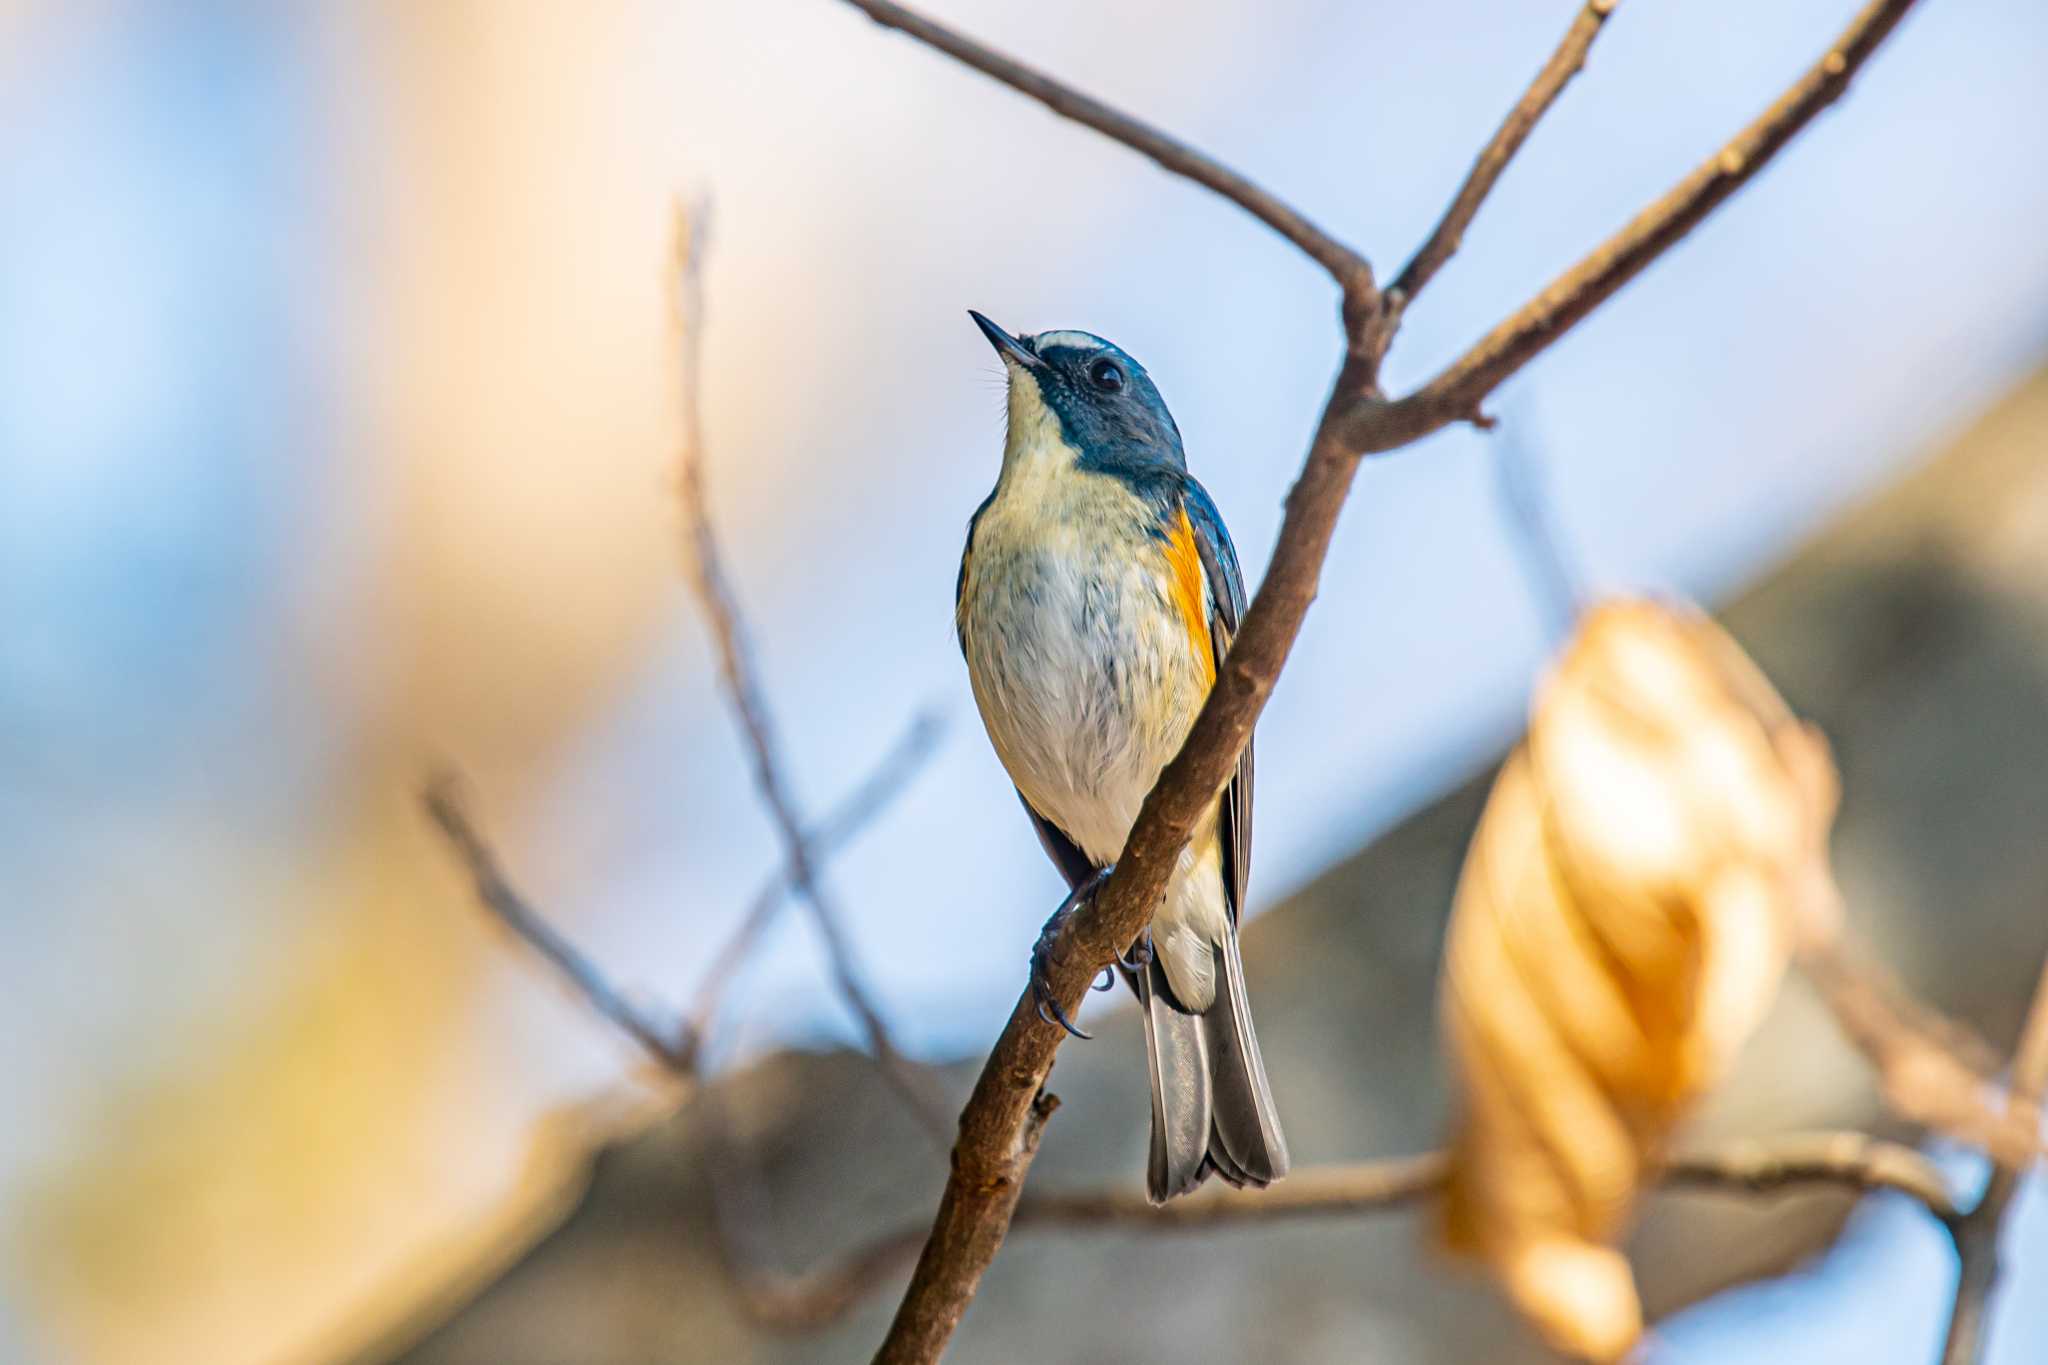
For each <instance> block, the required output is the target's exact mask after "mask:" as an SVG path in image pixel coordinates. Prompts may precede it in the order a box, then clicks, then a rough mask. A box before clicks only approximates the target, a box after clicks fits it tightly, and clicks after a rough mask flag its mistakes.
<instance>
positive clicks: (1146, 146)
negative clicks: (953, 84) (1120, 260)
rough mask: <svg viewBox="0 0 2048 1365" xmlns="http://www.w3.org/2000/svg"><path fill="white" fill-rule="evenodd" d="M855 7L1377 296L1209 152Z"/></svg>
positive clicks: (913, 17) (919, 20) (932, 26)
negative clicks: (1221, 201) (1218, 202)
mask: <svg viewBox="0 0 2048 1365" xmlns="http://www.w3.org/2000/svg"><path fill="white" fill-rule="evenodd" d="M848 3H850V4H852V5H853V6H854V8H856V9H858V10H860V11H861V12H862V13H864V14H866V15H867V16H868V18H870V19H872V20H874V21H875V22H876V23H878V24H880V25H881V26H882V27H884V28H892V29H895V30H897V31H898V32H901V33H907V34H909V35H910V36H911V37H913V38H915V39H917V40H918V41H920V42H922V43H925V44H926V45H928V46H930V47H934V48H937V49H938V50H939V51H941V52H943V53H945V54H946V55H947V56H949V57H951V58H953V59H954V60H955V61H957V62H959V63H961V64H962V65H963V66H968V67H972V68H973V69H974V70H976V71H979V72H981V73H982V74H983V75H984V76H988V77H990V78H992V79H994V80H997V81H1000V82H1002V83H1003V84H1004V85H1007V86H1009V87H1010V88H1011V89H1012V90H1015V91H1017V92H1018V93H1019V94H1022V95H1028V96H1029V97H1030V98H1032V99H1034V100H1037V101H1038V102H1039V103H1040V104H1042V105H1044V106H1045V107H1046V108H1048V109H1050V110H1052V111H1053V112H1054V113H1055V114H1058V115H1059V116H1060V117H1061V118H1066V119H1072V120H1073V121H1074V122H1076V123H1079V124H1081V125H1083V126H1085V127H1088V128H1093V129H1094V130H1095V131H1096V132H1098V133H1101V134H1102V135H1103V136H1104V137H1106V138H1109V139H1110V140H1111V141H1113V142H1120V143H1122V144H1123V145H1124V146H1126V147H1129V148H1130V149H1131V150H1132V151H1134V152H1137V153H1138V154H1139V155H1140V156H1145V157H1149V158H1151V159H1152V160H1153V161H1154V162H1156V163H1158V165H1159V166H1160V168H1161V169H1163V170H1166V171H1168V172H1171V173H1172V174H1174V175H1178V176H1181V177H1183V178H1185V179H1188V180H1192V181H1194V182H1195V183H1196V184H1197V185H1201V186H1203V187H1204V188H1206V189H1210V190H1213V191H1215V192H1216V193H1217V194H1219V195H1221V196H1223V198H1225V199H1228V200H1229V201H1230V202H1231V203H1233V204H1236V205H1237V206H1238V207H1239V208H1241V209H1243V210H1244V211H1245V212H1246V213H1249V214H1251V215H1252V216H1253V217H1254V218H1256V219H1258V220H1259V221H1260V222H1262V223H1264V224H1265V225H1266V226H1267V227H1269V228H1271V229H1273V231H1275V232H1277V233H1279V234H1280V235H1281V236H1282V237H1285V238H1286V239H1287V240H1288V241H1290V242H1292V243H1294V245H1295V246H1297V247H1299V248H1301V250H1302V252H1303V253H1304V254H1305V255H1307V256H1308V257H1309V259H1311V260H1313V261H1314V262H1316V264H1318V265H1320V266H1322V267H1323V269H1325V270H1327V271H1329V272H1330V274H1331V275H1332V276H1333V277H1335V279H1336V281H1337V284H1338V285H1339V287H1341V288H1342V289H1343V290H1344V292H1345V295H1346V296H1347V297H1356V298H1358V299H1360V300H1370V299H1371V298H1373V297H1374V289H1373V279H1372V267H1371V266H1370V265H1368V264H1366V260H1365V258H1364V257H1363V256H1361V255H1360V254H1359V253H1358V252H1357V251H1355V250H1353V249H1352V248H1351V247H1349V246H1346V245H1345V244H1344V243H1343V242H1340V241H1338V240H1337V239H1336V238H1335V237H1332V236H1331V235H1330V234H1329V233H1327V232H1325V231H1323V229H1321V228H1319V227H1317V226H1316V225H1315V224H1314V223H1312V222H1310V221H1309V220H1308V218H1307V217H1306V216H1305V215H1303V214H1302V213H1301V212H1300V211H1299V210H1298V209H1296V208H1295V207H1294V206H1293V205H1291V204H1288V203H1286V202H1285V201H1284V200H1281V199H1279V198H1276V197H1275V196H1274V195H1273V194H1271V193H1270V192H1269V191H1267V190H1264V189H1262V188H1260V187H1259V186H1258V185H1255V184H1253V183H1252V182H1251V181H1250V180H1248V179H1246V178H1245V177H1244V176H1242V175H1239V174H1238V173H1237V172H1236V171H1233V170H1231V169H1230V167H1228V166H1225V165H1223V164H1222V163H1221V162H1219V161H1217V160H1216V159H1215V158H1214V157H1211V156H1209V155H1208V154H1207V153H1205V152H1201V151H1198V150H1196V149H1195V148H1193V147H1190V146H1188V145H1187V144H1186V143H1185V142H1182V141H1181V140H1180V139H1178V138H1176V137H1173V136H1171V135H1170V134H1167V133H1163V132H1161V131H1160V130H1159V129H1157V128H1154V127H1153V126H1152V125H1151V124H1149V123H1145V122H1143V121H1142V120H1140V119H1135V118H1132V117H1131V116H1130V115H1129V114H1126V113H1124V112H1123V111H1122V110H1119V109H1112V108H1111V107H1110V106H1108V105H1106V104H1104V103H1103V102H1102V101H1101V100H1098V99H1095V98H1094V97H1092V96H1089V95H1084V94H1082V93H1081V92H1080V91H1078V90H1075V89H1074V88H1073V87H1071V86H1069V85H1066V84H1063V83H1062V82H1060V81H1057V80H1054V79H1053V78H1052V77H1051V76H1048V75H1045V74H1044V73H1043V72H1040V71H1035V70H1033V69H1032V68H1031V67H1028V66H1026V65H1024V63H1022V62H1020V61H1017V60H1016V59H1015V58H1013V57H1009V56H1006V55H1004V54H1003V53H1000V52H997V51H995V50H994V49H992V48H989V47H986V46H984V45H982V44H981V43H978V42H976V41H974V39H972V38H969V37H967V36H966V35H965V34H962V33H958V32H955V31H954V30H952V29H950V28H947V27H946V26H945V25H944V24H941V23H938V22H936V21H935V20H932V19H927V18H926V17H925V16H923V15H921V14H919V13H917V12H916V11H914V10H908V9H905V8H904V7H903V6H901V5H898V4H895V3H892V0H848Z"/></svg>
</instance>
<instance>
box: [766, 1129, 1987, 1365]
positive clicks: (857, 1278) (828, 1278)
mask: <svg viewBox="0 0 2048 1365" xmlns="http://www.w3.org/2000/svg"><path fill="white" fill-rule="evenodd" d="M1446 1168H1447V1161H1446V1158H1445V1155H1444V1154H1443V1153H1441V1152H1425V1153H1423V1154H1421V1155H1418V1156H1406V1157H1391V1158H1387V1159H1385V1160H1380V1161H1364V1162H1357V1163H1353V1164H1348V1165H1337V1166H1317V1167H1310V1168H1308V1169H1306V1170H1300V1171H1296V1172H1294V1173H1293V1174H1292V1175H1290V1176H1289V1177H1288V1178H1287V1180H1286V1181H1285V1182H1283V1183H1281V1184H1278V1185H1274V1186H1272V1187H1270V1188H1268V1189H1265V1190H1233V1189H1210V1190H1207V1191H1204V1192H1202V1193H1200V1194H1197V1195H1193V1196H1191V1197H1189V1198H1186V1199H1181V1200H1177V1201H1175V1202H1174V1203H1171V1204H1167V1205H1164V1206H1163V1207H1162V1206H1158V1205H1154V1204H1152V1203H1151V1202H1150V1201H1149V1200H1147V1199H1146V1198H1145V1197H1144V1196H1143V1195H1141V1194H1139V1193H1137V1192H1136V1191H1129V1190H1085V1191H1082V1190H1076V1191H1071V1192H1065V1193H1046V1194H1040V1193H1030V1194H1026V1195H1025V1196H1024V1197H1023V1198H1022V1199H1020V1200H1019V1201H1018V1202H1017V1210H1016V1217H1015V1224H1016V1226H1017V1227H1018V1228H1019V1229H1034V1230H1048V1231H1063V1232H1075V1231H1091V1230H1114V1231H1120V1232H1156V1233H1199V1232H1213V1231H1217V1230H1220V1229H1224V1228H1229V1227H1232V1226H1236V1225H1239V1224H1246V1223H1264V1222H1277V1221H1282V1220H1288V1219H1297V1218H1341V1217H1355V1216H1360V1215H1368V1214H1375V1213H1384V1212H1391V1211H1393V1210H1396V1209H1401V1208H1406V1207H1409V1206H1411V1205H1414V1204H1416V1203H1419V1202H1421V1201H1423V1200H1425V1199H1429V1198H1432V1197H1433V1196H1435V1194H1436V1193H1437V1192H1438V1190H1439V1189H1440V1188H1441V1187H1442V1185H1443V1180H1444V1172H1445V1170H1446ZM1658 1179H1659V1181H1660V1182H1661V1184H1662V1185H1663V1186H1664V1188H1665V1189H1667V1190H1673V1191H1690V1190H1706V1191H1722V1192H1726V1193H1732V1194H1775V1193H1781V1192H1791V1191H1797V1190H1804V1189H1813V1188H1816V1187H1824V1186H1837V1187H1847V1188H1849V1189H1852V1190H1857V1191H1874V1190H1889V1191H1893V1192H1896V1193H1899V1194H1903V1195H1905V1196H1907V1197H1908V1198H1910V1199H1912V1200H1914V1201H1915V1202H1917V1203H1919V1204H1920V1205H1921V1206H1922V1207H1924V1208H1925V1209H1926V1210H1927V1211H1928V1213H1929V1214H1930V1215H1932V1216H1933V1217H1934V1218H1935V1219H1936V1220H1938V1221H1940V1222H1942V1223H1943V1224H1944V1225H1946V1224H1948V1223H1949V1222H1951V1221H1952V1220H1953V1219H1954V1218H1955V1217H1956V1211H1955V1201H1954V1196H1953V1195H1952V1194H1951V1193H1950V1192H1949V1189H1948V1185H1947V1182H1946V1181H1945V1180H1943V1178H1942V1175H1941V1172H1940V1171H1939V1170H1938V1169H1936V1167H1935V1166H1934V1164H1933V1163H1932V1162H1930V1161H1929V1160H1928V1159H1927V1158H1926V1157H1924V1156H1922V1155H1920V1153H1918V1152H1916V1151H1914V1150H1913V1149H1912V1148H1910V1147H1903V1146H1900V1145H1899V1144H1897V1143H1892V1142H1884V1141H1881V1140H1879V1139H1877V1138H1873V1137H1869V1136H1867V1135H1865V1134H1862V1133H1847V1132H1844V1133H1810V1134H1790V1135H1787V1136H1784V1137H1775V1138H1765V1139H1747V1140H1743V1141H1738V1142H1732V1143H1729V1144H1727V1145H1725V1146H1722V1147H1717V1148H1714V1149H1712V1150H1709V1151H1705V1152H1700V1153H1695V1154H1692V1155H1688V1156H1681V1157H1676V1158H1674V1159H1672V1160H1671V1161H1669V1162H1667V1163H1665V1165H1664V1166H1663V1168H1662V1170H1661V1172H1660V1173H1659V1176H1658ZM923 1231H924V1229H923V1225H922V1224H921V1223H920V1224H907V1225H905V1226H903V1227H899V1228H897V1229H895V1230H893V1231H891V1232H889V1233H887V1234H885V1235H883V1236H881V1237H877V1238H875V1239H874V1240H872V1241H869V1242H866V1243H863V1244H862V1245H861V1246H860V1247H858V1248H856V1249H855V1250H854V1251H853V1252H851V1253H850V1254H848V1255H846V1256H844V1257H841V1258H839V1259H836V1260H834V1261H832V1262H831V1263H829V1264H826V1265H823V1266H820V1267H818V1268H816V1269H813V1270H808V1271H805V1272H803V1273H801V1274H796V1275H787V1274H781V1273H778V1272H772V1271H764V1270H762V1269H761V1268H760V1265H759V1263H758V1262H757V1263H756V1264H755V1265H753V1266H741V1265H736V1264H735V1265H731V1266H729V1268H730V1269H731V1270H732V1272H733V1275H734V1280H735V1283H736V1285H737V1287H738V1288H739V1290H740V1293H741V1298H742V1301H743V1302H744V1303H745V1304H746V1307H747V1311H748V1312H749V1314H751V1315H752V1316H754V1317H755V1318H756V1319H758V1320H759V1321H761V1322H763V1323H764V1324H767V1325H770V1326H774V1327H778V1328H783V1329H791V1330H803V1329H810V1328H816V1327H821V1326H824V1325H826V1324H827V1323H830V1322H833V1321H835V1320H837V1319H838V1318H840V1317H843V1316H844V1315H845V1314H846V1313H847V1312H849V1311H851V1310H852V1309H853V1308H854V1307H855V1306H856V1305H858V1304H859V1303H860V1302H861V1300H863V1299H865V1298H867V1297H868V1296H869V1295H870V1294H874V1293H877V1292H879V1291H881V1290H882V1289H883V1288H885V1287H886V1286H887V1285H888V1284H889V1283H890V1281H892V1280H893V1279H894V1278H895V1277H896V1276H898V1275H900V1274H901V1273H902V1271H903V1268H904V1266H905V1265H907V1264H908V1263H909V1262H910V1260H911V1258H912V1257H913V1256H914V1255H915V1254H916V1252H917V1250H918V1248H919V1246H920V1244H921V1242H922V1241H923Z"/></svg>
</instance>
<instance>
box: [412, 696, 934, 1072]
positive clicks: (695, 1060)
mask: <svg viewBox="0 0 2048 1365" xmlns="http://www.w3.org/2000/svg"><path fill="white" fill-rule="evenodd" d="M941 728H942V727H941V726H940V724H939V721H938V718H937V717H936V716H935V715H933V714H932V713H930V712H922V713H920V714H919V715H917V716H915V717H913V718H912V720H911V723H910V728H909V729H907V730H906V731H904V733H903V737H902V738H901V739H899V740H897V741H896V744H895V745H894V747H892V748H891V749H890V750H889V752H888V753H887V754H885V755H884V756H883V758H882V761H881V762H880V763H878V764H877V765H876V766H875V768H874V770H873V771H872V772H871V773H869V774H868V776H867V777H866V778H865V779H864V780H863V781H862V782H861V783H860V785H859V786H857V787H855V788H854V790H852V791H850V792H848V793H847V794H846V795H845V796H844V797H843V798H841V800H840V802H839V804H838V805H836V806H834V807H833V808H832V811H831V813H830V814H828V815H827V816H826V817H825V820H824V822H823V823H822V824H820V825H819V826H818V828H816V829H815V830H812V831H811V832H810V834H809V835H808V836H807V837H806V840H805V845H806V848H807V850H808V851H809V853H810V856H811V858H812V860H813V861H814V862H815V861H822V860H823V859H825V858H827V857H829V856H830V855H831V854H833V853H835V852H837V851H838V850H839V849H840V848H841V847H842V846H844V845H845V843H846V842H847V841H848V840H849V839H851V838H853V837H854V836H855V835H856V834H859V833H860V832H861V831H862V830H863V829H865V828H866V827H867V826H868V824H869V823H870V822H871V821H872V820H873V819H874V818H875V817H876V816H877V815H879V814H881V813H882V812H883V811H884V810H887V809H888V808H889V806H890V804H891V803H892V802H894V801H895V799H896V797H897V796H898V795H899V794H900V793H901V792H902V791H903V789H904V788H905V787H906V786H908V785H909V783H910V781H911V779H912V778H914V777H915V776H916V775H917V773H918V771H919V770H920V769H922V768H923V767H924V765H925V763H926V762H927V761H929V760H930V758H931V755H932V751H933V749H934V747H935V745H936V744H937V740H938V735H939V732H940V730H941ZM421 801H422V804H423V805H424V806H425V807H426V811H427V814H428V816H429V817H430V818H431V819H432V820H433V822H434V824H435V825H436V826H437V827H438V828H439V829H440V831H441V833H442V834H443V835H444V836H445V837H446V838H447V840H448V843H449V845H450V846H451V847H452V848H453V849H454V850H455V853H456V856H457V857H459V858H460V859H461V860H462V864H463V866H464V867H465V868H466V869H467V870H468V872H469V878H470V881H471V883H472V884H473V885H474V886H475V888H476V896H477V900H478V901H480V902H481V903H482V904H483V906H484V908H485V909H486V910H489V911H490V912H491V913H492V914H493V915H496V916H497V917H498V919H499V921H500V922H501V923H503V924H504V926H505V927H506V928H507V929H509V930H511V931H512V933H513V934H515V935H516V936H517V937H518V938H520V939H521V940H522V941H523V942H525V943H526V945H527V946H528V947H530V948H532V949H533V950H534V951H535V952H536V953H538V954H540V956H541V957H542V958H544V959H545V960H546V961H547V962H548V964H549V965H551V966H552V967H554V969H555V970H556V971H557V972H558V973H559V974H560V975H561V976H562V978H563V979H564V980H565V981H567V982H568V984H569V985H570V986H571V987H572V988H573V989H574V990H575V991H576V993H577V994H578V995H580V996H582V997H583V999H584V1001H585V1002H586V1003H587V1004H589V1005H590V1007H591V1008H592V1009H594V1010H596V1011H597V1012H598V1013H599V1014H601V1015H603V1016H604V1017H605V1018H606V1019H608V1020H610V1021H611V1022H612V1024H614V1025H615V1026H616V1027H617V1028H618V1029H619V1030H620V1031H621V1032H623V1033H624V1034H626V1036H627V1037H629V1038H631V1039H632V1040H633V1041H634V1042H636V1043H638V1044H639V1045H640V1046H641V1048H643V1049H644V1050H645V1051H646V1052H647V1054H648V1056H649V1057H651V1058H652V1059H653V1060H654V1061H655V1063H656V1064H657V1065H659V1066H661V1067H663V1068H664V1069H666V1070H668V1071H672V1072H674V1073H675V1074H676V1075H677V1076H678V1077H679V1078H681V1079H684V1080H690V1079H693V1078H695V1076H696V1075H697V1070H698V1065H699V1063H700V1062H701V1061H702V1058H703V1046H704V1040H705V1038H706V1037H708V1036H709V1035H710V1031H711V1023H712V1019H713V1017H714V1016H715V1015H716V1014H717V1012H718V1004H719V1001H720V1000H721V999H722V998H723V997H724V993H725V989H726V987H727V986H728V985H729V984H731V981H732V978H733V977H734V976H735V975H737V974H738V972H739V969H740V967H741V966H742V965H743V964H744V963H745V961H746V959H747V956H748V954H749V953H750V952H751V951H752V949H753V946H754V944H755V943H756V942H757V941H758V940H759V938H760V936H761V932H762V931H763V930H764V929H765V928H767V925H768V922H769V921H770V920H771V919H772V918H773V916H774V912H775V910H776V908H777V907H778V906H779V905H781V903H782V901H783V898H784V897H785V896H786V895H787V894H788V892H789V889H790V885H791V877H790V874H789V869H788V868H786V867H785V868H782V869H780V870H778V871H777V872H775V873H774V874H772V875H771V876H770V877H769V878H768V880H767V883H766V884H765V885H763V886H762V888H761V890H760V891H759V892H758V893H757V894H756V895H755V897H754V900H753V903H752V905H751V906H750V907H749V908H748V911H747V914H746V915H745V917H744V918H742V920H741V922H740V927H739V928H738V929H737V930H736V931H735V932H734V933H733V935H732V937H731V938H729V939H727V940H726V943H725V946H724V947H723V948H721V949H720V950H719V952H718V955H717V956H716V957H715V958H713V959H712V962H711V966H710V968H709V969H708V970H707V971H706V972H705V974H704V981H703V985H702V986H701V987H700V988H699V990H698V995H697V1003H696V1006H695V1007H694V1008H693V1009H692V1011H691V1013H690V1018H689V1021H688V1022H687V1023H685V1024H683V1025H682V1026H681V1027H680V1028H670V1027H668V1026H665V1025H663V1024H662V1023H660V1022H658V1021H657V1020H655V1019H654V1018H653V1017H651V1016H650V1015H649V1014H648V1013H646V1012H645V1011H644V1010H641V1009H639V1008H637V1007H636V1006H635V1005H634V1004H633V1003H632V1002H631V1001H630V1000H628V999H627V998H626V996H625V994H624V993H623V992H621V991H620V990H619V989H618V988H617V987H615V986H613V985H612V983H611V980H610V978H608V977H607V976H606V975H605V973H604V969H603V968H601V967H599V966H598V965H597V964H596V963H594V962H592V961H591V960H590V959H589V958H588V957H586V956H584V954H583V952H582V951H581V950H580V949H578V948H577V947H576V945H575V944H573V943H571V942H570V941H569V940H568V939H567V938H565V937H563V936H562V934H561V932H560V931H558V930H557V929H556V928H555V927H554V926H553V925H551V924H549V923H548V922H547V920H546V919H545V918H544V917H543V916H542V915H541V914H540V912H538V911H537V910H535V909H534V908H533V906H532V905H531V904H530V903H529V902H528V901H527V899H526V898H525V897H524V896H522V895H520V894H519V892H518V891H517V890H516V889H514V888H513V886H512V884H511V882H510V881H509V880H508V879H507V878H506V876H505V873H504V868H503V865H502V864H501V863H500V862H499V860H498V856H497V854H496V853H495V852H494V851H493V850H492V848H491V846H490V842H489V841H488V840H487V839H485V838H484V836H483V833H482V832H481V831H480V830H479V829H478V828H477V826H476V822H475V821H474V820H473V819H471V818H470V814H469V810H468V806H467V803H466V802H465V801H464V800H463V795H462V784H461V781H460V780H459V779H458V778H457V777H456V776H455V775H454V774H453V773H440V774H437V775H436V776H434V777H433V778H431V779H430V780H429V781H428V783H427V786H426V788H425V790H424V791H423V792H422V793H421Z"/></svg>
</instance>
